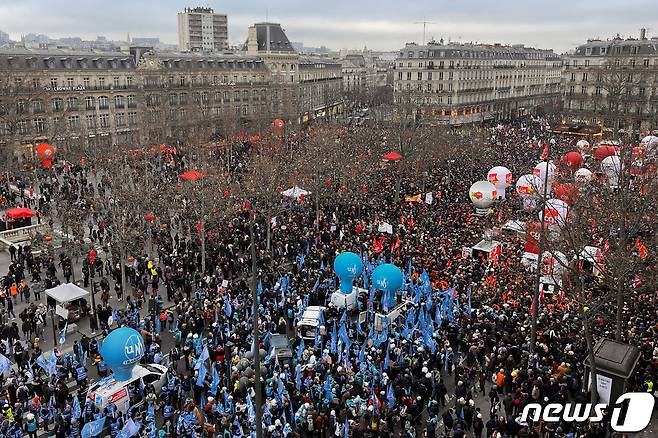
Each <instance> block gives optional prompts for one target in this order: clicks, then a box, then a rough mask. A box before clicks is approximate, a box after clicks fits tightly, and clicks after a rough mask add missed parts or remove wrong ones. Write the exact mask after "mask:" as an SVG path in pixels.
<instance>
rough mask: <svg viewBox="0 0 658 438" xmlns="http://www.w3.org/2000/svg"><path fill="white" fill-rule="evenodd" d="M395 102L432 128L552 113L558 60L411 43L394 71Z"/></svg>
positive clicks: (535, 52) (505, 49)
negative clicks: (412, 111) (411, 108)
mask: <svg viewBox="0 0 658 438" xmlns="http://www.w3.org/2000/svg"><path fill="white" fill-rule="evenodd" d="M394 69H395V70H394V72H393V73H394V98H395V100H396V102H398V103H402V102H408V103H409V104H410V105H413V106H414V108H415V109H414V111H415V112H416V118H417V119H419V120H422V121H423V122H426V123H430V124H460V123H469V122H477V121H483V120H489V119H508V118H514V117H517V116H521V115H524V114H528V113H534V112H541V111H545V110H547V109H549V108H554V107H555V106H556V105H558V103H559V99H560V94H561V93H560V90H561V88H560V81H561V76H562V75H561V71H562V60H561V58H560V57H559V56H558V55H556V54H555V53H553V52H552V51H549V50H539V49H533V48H526V47H523V46H521V45H518V46H502V45H498V44H494V45H480V44H477V45H476V44H456V43H449V44H443V41H441V42H439V43H437V42H434V41H431V42H429V43H428V44H427V45H424V46H420V45H417V44H415V43H409V44H407V45H406V46H405V48H404V49H402V50H401V51H400V52H399V54H398V57H397V59H396V61H395V67H394Z"/></svg>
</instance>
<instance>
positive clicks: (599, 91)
mask: <svg viewBox="0 0 658 438" xmlns="http://www.w3.org/2000/svg"><path fill="white" fill-rule="evenodd" d="M594 94H596V95H597V96H600V95H601V87H600V86H597V87H596V89H595V90H594Z"/></svg>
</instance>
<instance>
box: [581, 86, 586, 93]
mask: <svg viewBox="0 0 658 438" xmlns="http://www.w3.org/2000/svg"><path fill="white" fill-rule="evenodd" d="M580 94H587V87H585V86H584V85H583V86H582V87H580Z"/></svg>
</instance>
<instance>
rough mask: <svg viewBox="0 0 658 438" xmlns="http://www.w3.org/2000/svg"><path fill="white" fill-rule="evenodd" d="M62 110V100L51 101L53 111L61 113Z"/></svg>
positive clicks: (57, 98)
mask: <svg viewBox="0 0 658 438" xmlns="http://www.w3.org/2000/svg"><path fill="white" fill-rule="evenodd" d="M63 109H64V100H62V99H60V98H59V97H56V98H55V99H53V111H62V110H63Z"/></svg>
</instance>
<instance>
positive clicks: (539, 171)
mask: <svg viewBox="0 0 658 438" xmlns="http://www.w3.org/2000/svg"><path fill="white" fill-rule="evenodd" d="M547 168H548V184H547V186H548V188H547V192H550V191H551V186H552V185H553V180H554V179H555V164H553V163H552V162H550V161H549V162H548V166H547V165H546V161H542V162H541V163H539V164H537V165H536V166H535V168H534V169H532V173H533V174H534V175H535V176H537V177H538V178H539V181H540V187H542V189H543V187H544V181H546V169H547Z"/></svg>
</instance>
